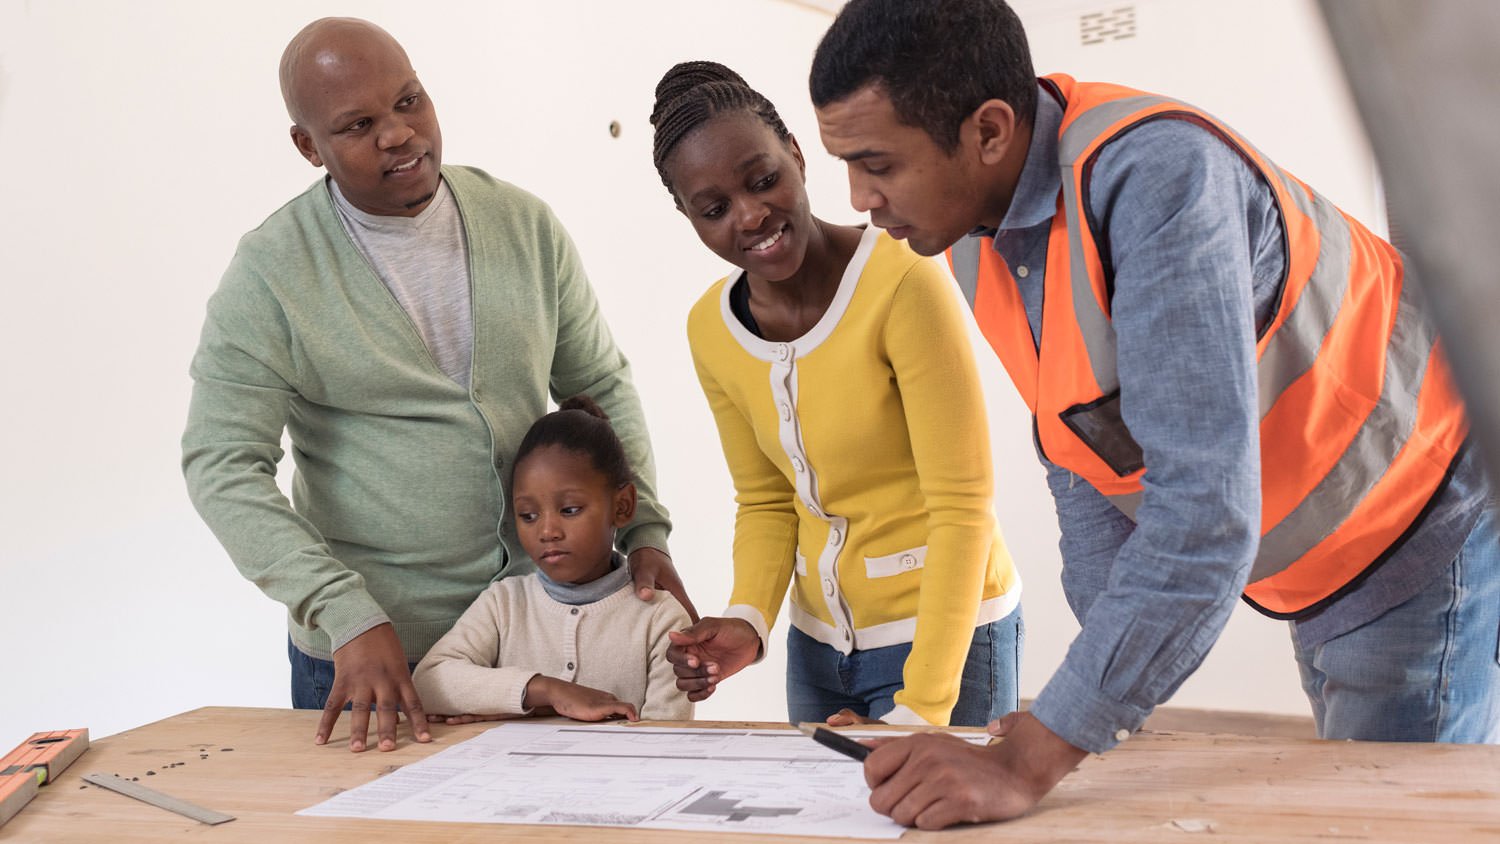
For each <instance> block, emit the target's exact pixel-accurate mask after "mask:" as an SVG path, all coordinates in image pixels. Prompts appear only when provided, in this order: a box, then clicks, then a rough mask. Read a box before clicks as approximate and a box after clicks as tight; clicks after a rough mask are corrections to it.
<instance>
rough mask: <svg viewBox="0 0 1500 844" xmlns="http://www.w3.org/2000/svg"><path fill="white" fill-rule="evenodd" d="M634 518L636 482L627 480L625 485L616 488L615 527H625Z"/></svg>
mask: <svg viewBox="0 0 1500 844" xmlns="http://www.w3.org/2000/svg"><path fill="white" fill-rule="evenodd" d="M633 518H635V484H633V483H631V482H630V481H626V482H625V485H624V486H622V487H620V488H619V489H617V490H615V520H614V524H615V527H617V528H622V527H625V526H626V525H628V524H630V520H631V519H633Z"/></svg>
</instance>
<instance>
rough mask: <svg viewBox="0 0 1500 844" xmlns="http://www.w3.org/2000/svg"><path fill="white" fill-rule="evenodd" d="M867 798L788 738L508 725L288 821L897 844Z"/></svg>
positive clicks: (852, 766) (857, 780) (844, 766)
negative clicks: (755, 835)
mask: <svg viewBox="0 0 1500 844" xmlns="http://www.w3.org/2000/svg"><path fill="white" fill-rule="evenodd" d="M854 735H862V736H885V737H890V736H892V735H893V734H892V733H889V732H882V733H874V732H870V733H864V734H854ZM964 738H969V739H971V740H974V741H977V742H980V743H983V741H984V740H985V738H986V737H985V736H983V735H975V736H964ZM869 797H870V791H869V788H867V787H866V785H865V780H864V772H863V766H862V765H861V764H860V763H858V762H855V761H853V760H851V759H848V758H846V757H844V756H841V755H839V754H837V753H835V752H833V751H832V750H829V749H828V748H826V747H823V746H822V745H819V744H817V743H815V742H813V741H812V740H810V739H808V738H807V737H806V736H804V735H802V734H801V733H798V732H796V731H794V730H749V729H711V728H660V727H625V726H610V725H599V724H576V725H575V724H515V723H507V724H504V725H502V726H500V727H496V728H494V729H491V730H488V731H486V732H484V733H481V734H480V735H478V736H476V737H475V738H472V739H470V740H468V741H465V742H463V743H461V744H458V745H455V746H453V747H450V748H448V749H447V750H444V751H442V752H440V753H437V754H434V755H432V756H429V757H428V758H426V759H424V760H422V761H420V762H415V763H413V764H411V765H407V766H406V767H404V768H401V769H400V770H398V771H395V772H392V773H390V774H388V775H386V776H384V777H382V778H380V779H378V780H375V781H374V782H371V783H368V784H366V785H362V786H360V787H358V788H354V789H350V790H349V791H345V792H343V793H341V794H338V795H336V796H334V797H333V798H331V799H329V800H326V801H324V802H322V803H319V804H318V805H316V806H313V807H311V808H307V809H303V810H302V811H300V812H298V813H297V814H299V815H313V816H320V817H355V818H382V819H387V820H431V821H468V822H474V823H511V824H582V825H588V826H622V827H638V828H643V829H677V830H700V831H701V830H711V831H714V832H760V833H773V834H795V835H826V836H842V837H850V838H898V837H900V835H901V833H902V831H903V830H902V827H900V826H898V825H896V824H895V823H893V822H891V821H890V819H888V818H885V817H882V816H880V815H878V814H876V813H875V812H874V811H873V810H872V809H871V808H870V806H869Z"/></svg>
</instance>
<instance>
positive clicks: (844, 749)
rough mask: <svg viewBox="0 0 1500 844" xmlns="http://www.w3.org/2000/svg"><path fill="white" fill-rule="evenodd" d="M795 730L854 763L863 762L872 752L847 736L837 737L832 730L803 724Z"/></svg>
mask: <svg viewBox="0 0 1500 844" xmlns="http://www.w3.org/2000/svg"><path fill="white" fill-rule="evenodd" d="M797 729H799V730H801V731H802V732H803V733H804V734H806V735H807V737H808V738H811V739H812V740H813V741H815V742H817V743H818V744H821V745H823V746H824V747H826V748H828V749H830V750H837V751H838V752H840V753H842V754H844V755H845V756H848V757H849V758H850V759H853V760H854V761H856V762H863V761H865V757H866V756H869V755H870V751H871V750H874V748H872V747H870V746H868V745H864V744H860V743H859V742H857V741H855V740H854V739H852V738H849V737H848V736H843V735H839V734H838V733H836V732H834V731H833V730H830V729H828V728H826V727H820V726H818V725H817V724H808V723H806V722H803V723H801V724H798V725H797Z"/></svg>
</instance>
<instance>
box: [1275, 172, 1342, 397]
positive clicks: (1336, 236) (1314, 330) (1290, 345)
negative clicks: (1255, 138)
mask: <svg viewBox="0 0 1500 844" xmlns="http://www.w3.org/2000/svg"><path fill="white" fill-rule="evenodd" d="M1284 184H1285V186H1286V191H1287V193H1288V194H1290V195H1291V197H1292V201H1293V202H1294V203H1296V205H1297V209H1298V210H1299V211H1301V212H1302V213H1303V214H1304V215H1306V216H1307V217H1309V218H1311V219H1312V220H1313V222H1314V223H1315V224H1316V225H1317V227H1318V260H1317V261H1316V262H1315V263H1314V264H1313V271H1312V276H1311V277H1309V278H1308V280H1307V284H1305V285H1303V287H1302V295H1300V296H1299V297H1297V301H1296V302H1294V303H1293V304H1292V310H1291V312H1290V313H1288V314H1287V317H1286V321H1285V322H1283V323H1282V325H1281V327H1280V328H1278V329H1276V331H1275V332H1274V333H1272V334H1271V336H1270V337H1268V338H1267V339H1266V350H1265V352H1264V353H1262V354H1261V356H1260V363H1259V364H1258V365H1257V366H1256V373H1255V375H1256V383H1257V389H1258V392H1259V395H1258V399H1259V402H1260V416H1261V418H1262V419H1264V418H1265V417H1266V414H1267V413H1270V412H1271V408H1272V407H1273V406H1274V405H1275V404H1276V401H1277V400H1278V399H1280V398H1281V394H1282V393H1285V392H1286V391H1287V388H1288V387H1290V386H1291V385H1292V384H1293V383H1295V382H1296V381H1297V379H1298V378H1301V377H1302V376H1303V375H1305V374H1306V373H1307V371H1308V370H1309V369H1312V365H1313V361H1314V360H1316V359H1317V357H1318V350H1319V349H1321V348H1322V347H1323V339H1324V338H1325V337H1327V336H1328V332H1329V331H1332V330H1333V323H1334V321H1335V320H1337V319H1338V315H1339V304H1340V303H1341V302H1343V301H1344V294H1345V292H1346V291H1347V290H1348V288H1349V261H1350V257H1349V240H1350V232H1349V222H1348V221H1347V220H1345V219H1344V216H1343V215H1342V214H1340V213H1339V210H1338V209H1337V208H1335V207H1334V206H1333V203H1331V202H1329V201H1328V200H1326V199H1323V198H1322V197H1320V196H1319V197H1310V196H1308V195H1307V191H1305V190H1303V189H1302V187H1301V186H1300V185H1297V184H1296V183H1294V182H1285V183H1284ZM1284 216H1285V215H1283V217H1284ZM1283 225H1285V224H1284V223H1283ZM1287 264H1288V267H1290V264H1291V256H1290V255H1288V256H1287Z"/></svg>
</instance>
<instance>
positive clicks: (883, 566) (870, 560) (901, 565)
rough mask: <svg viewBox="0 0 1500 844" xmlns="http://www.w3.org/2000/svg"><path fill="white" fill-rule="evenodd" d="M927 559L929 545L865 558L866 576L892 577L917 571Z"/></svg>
mask: <svg viewBox="0 0 1500 844" xmlns="http://www.w3.org/2000/svg"><path fill="white" fill-rule="evenodd" d="M926 560H927V546H926V545H923V546H920V547H918V548H911V549H908V550H906V551H897V552H896V553H894V554H887V555H885V556H884V557H866V558H865V577H869V578H876V577H892V576H894V575H898V574H905V573H906V572H909V571H916V570H917V569H919V568H921V567H922V565H923V563H924V562H925V561H926Z"/></svg>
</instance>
